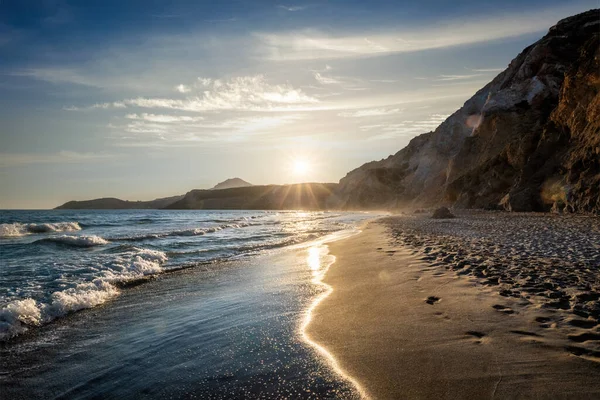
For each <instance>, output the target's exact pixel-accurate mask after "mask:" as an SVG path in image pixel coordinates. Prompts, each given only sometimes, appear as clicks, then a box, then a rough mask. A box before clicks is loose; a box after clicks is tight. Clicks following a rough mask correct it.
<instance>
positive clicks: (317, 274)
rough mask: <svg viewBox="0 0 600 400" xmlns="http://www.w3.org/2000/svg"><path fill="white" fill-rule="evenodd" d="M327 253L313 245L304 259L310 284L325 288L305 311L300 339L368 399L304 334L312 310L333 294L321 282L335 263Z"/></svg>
mask: <svg viewBox="0 0 600 400" xmlns="http://www.w3.org/2000/svg"><path fill="white" fill-rule="evenodd" d="M328 253H329V248H328V247H327V245H325V244H323V243H318V244H315V245H313V246H312V247H310V248H309V249H308V256H307V258H306V262H307V264H308V266H309V268H310V270H311V272H312V276H313V278H312V283H314V284H315V285H318V286H321V287H323V288H325V291H323V292H322V293H320V294H319V295H318V296H317V297H316V298H315V299H314V300H313V302H312V303H311V305H310V306H309V307H308V309H307V310H306V314H305V315H304V320H303V321H302V324H301V326H300V334H301V336H302V339H303V340H304V341H305V342H306V343H308V344H309V345H310V346H312V347H313V348H314V349H315V350H317V352H319V353H320V354H321V355H322V356H323V357H325V359H326V360H327V361H328V362H329V364H330V365H331V367H332V368H333V370H334V371H335V372H336V373H337V374H339V375H340V376H342V378H344V379H345V380H346V381H348V382H350V383H351V384H352V385H353V386H354V388H355V389H356V391H357V392H358V393H359V394H360V396H361V397H362V398H363V399H370V398H371V397H370V396H369V395H368V394H367V392H366V391H365V389H364V388H363V387H362V386H361V385H360V383H359V382H358V381H357V380H356V379H354V378H353V377H352V376H350V375H349V374H348V373H347V372H346V371H344V370H343V369H342V368H341V367H340V365H339V363H338V361H337V360H336V358H335V357H334V356H333V354H331V353H330V352H329V351H328V350H327V349H326V348H325V347H323V346H321V345H320V344H318V343H317V342H315V341H314V340H312V339H311V338H310V336H309V335H308V333H307V332H306V328H307V327H308V325H309V324H310V321H311V320H312V313H313V310H314V309H315V308H316V307H317V306H318V305H319V304H320V303H321V302H322V301H323V300H325V298H326V297H327V296H329V295H330V294H331V292H333V288H332V287H331V286H330V285H328V284H326V283H325V282H323V277H325V274H326V273H327V271H328V270H329V267H330V266H331V265H332V264H333V263H334V262H335V256H333V255H330V254H328Z"/></svg>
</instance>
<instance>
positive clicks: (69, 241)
mask: <svg viewBox="0 0 600 400" xmlns="http://www.w3.org/2000/svg"><path fill="white" fill-rule="evenodd" d="M48 242H50V243H58V244H62V245H67V246H74V247H93V246H102V245H105V244H108V243H109V241H108V240H106V239H104V238H101V237H100V236H96V235H91V236H72V235H61V236H54V237H49V238H45V239H40V240H37V241H36V242H35V243H48Z"/></svg>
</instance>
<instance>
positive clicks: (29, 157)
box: [0, 151, 115, 167]
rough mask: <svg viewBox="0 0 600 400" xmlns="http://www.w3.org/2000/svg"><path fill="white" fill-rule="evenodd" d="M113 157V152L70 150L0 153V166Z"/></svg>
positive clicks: (73, 161) (70, 161)
mask: <svg viewBox="0 0 600 400" xmlns="http://www.w3.org/2000/svg"><path fill="white" fill-rule="evenodd" d="M114 157H115V155H114V154H104V153H77V152H72V151H60V152H57V153H3V154H2V153H0V167H12V166H19V165H29V164H71V163H84V162H99V161H105V160H107V159H110V158H114Z"/></svg>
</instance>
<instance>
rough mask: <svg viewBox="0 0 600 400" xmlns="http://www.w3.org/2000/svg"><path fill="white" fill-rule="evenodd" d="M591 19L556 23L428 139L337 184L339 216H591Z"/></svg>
mask: <svg viewBox="0 0 600 400" xmlns="http://www.w3.org/2000/svg"><path fill="white" fill-rule="evenodd" d="M599 37H600V10H591V11H588V12H586V13H583V14H579V15H576V16H573V17H570V18H566V19H564V20H561V21H559V22H558V24H557V25H555V26H553V27H552V28H550V30H549V32H548V33H547V34H546V35H545V36H544V37H543V38H542V39H540V40H539V41H537V42H536V43H534V44H533V45H531V46H529V47H527V48H526V49H525V50H523V52H521V54H519V55H518V56H517V57H516V58H515V59H514V60H513V61H512V62H511V63H510V64H509V66H508V68H507V69H506V70H505V71H503V72H502V73H500V74H499V75H498V76H497V77H496V78H494V79H493V80H492V81H491V82H490V83H489V84H487V85H486V86H485V87H484V88H482V89H481V90H479V91H478V92H477V93H475V95H474V96H473V97H472V98H471V99H469V100H467V102H465V104H464V105H463V107H462V108H460V109H459V110H458V111H456V112H455V113H454V114H452V115H451V116H450V117H448V119H446V121H444V122H443V123H442V124H441V125H440V126H439V127H438V128H437V129H436V130H435V131H433V132H429V133H426V134H423V135H420V136H417V137H416V138H414V139H413V140H412V141H411V142H410V143H409V145H408V146H407V147H405V148H404V149H402V150H401V151H399V152H398V153H396V154H395V155H393V156H390V157H388V158H387V159H384V160H381V161H377V162H370V163H367V164H365V165H363V166H361V167H360V168H357V169H355V170H353V171H351V172H350V173H348V174H347V175H346V177H344V178H343V179H342V180H341V181H340V191H339V194H338V195H339V197H340V199H341V207H342V208H346V209H355V208H356V209H358V208H381V207H387V208H395V207H415V206H433V205H438V204H444V205H449V206H455V207H462V208H504V209H506V210H514V211H548V210H551V209H554V210H567V211H571V212H595V213H600V97H599V95H598V92H599V90H600V43H599Z"/></svg>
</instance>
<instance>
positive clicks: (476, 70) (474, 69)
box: [467, 68, 504, 72]
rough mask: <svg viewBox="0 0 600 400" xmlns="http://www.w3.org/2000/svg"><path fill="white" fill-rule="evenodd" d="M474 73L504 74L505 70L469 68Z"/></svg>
mask: <svg viewBox="0 0 600 400" xmlns="http://www.w3.org/2000/svg"><path fill="white" fill-rule="evenodd" d="M467 69H469V70H471V71H473V72H502V71H504V68H467Z"/></svg>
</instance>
